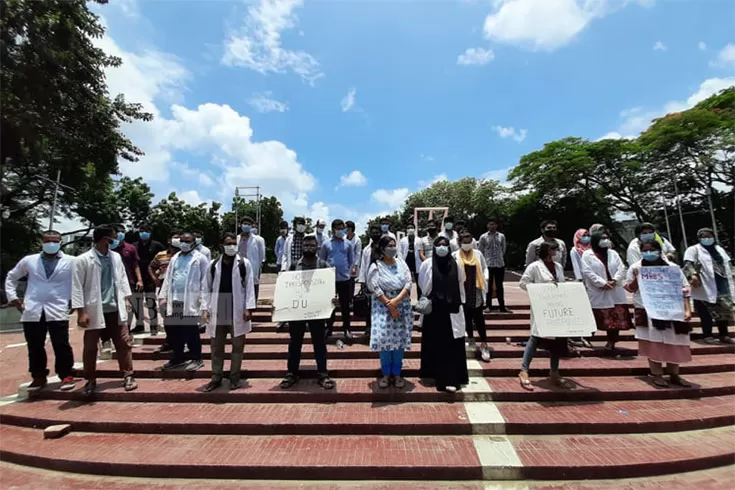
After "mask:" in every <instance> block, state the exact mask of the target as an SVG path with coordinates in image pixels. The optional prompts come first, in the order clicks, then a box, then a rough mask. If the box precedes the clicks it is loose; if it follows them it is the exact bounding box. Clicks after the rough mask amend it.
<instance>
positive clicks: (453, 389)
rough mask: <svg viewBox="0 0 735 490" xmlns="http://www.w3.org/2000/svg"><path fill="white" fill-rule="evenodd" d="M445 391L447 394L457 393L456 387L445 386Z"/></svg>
mask: <svg viewBox="0 0 735 490" xmlns="http://www.w3.org/2000/svg"><path fill="white" fill-rule="evenodd" d="M445 390H446V391H448V392H449V393H456V392H457V387H456V386H447V387H446V388H445Z"/></svg>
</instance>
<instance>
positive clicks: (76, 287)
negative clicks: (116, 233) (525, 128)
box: [71, 248, 133, 330]
mask: <svg viewBox="0 0 735 490" xmlns="http://www.w3.org/2000/svg"><path fill="white" fill-rule="evenodd" d="M108 253H109V254H110V259H111V260H112V273H113V278H112V282H113V287H114V288H115V292H116V296H117V313H118V317H119V318H120V322H122V323H124V322H126V321H128V310H127V307H126V303H125V300H126V299H127V298H130V297H131V296H132V295H133V293H132V292H131V291H130V283H129V282H128V275H127V273H126V272H125V265H124V264H123V261H122V257H120V254H119V253H117V252H114V251H112V250H110V251H109V252H108ZM73 271H74V272H73V274H72V282H71V307H72V308H74V309H77V308H84V310H85V311H86V312H87V315H88V316H89V326H88V327H87V328H86V329H87V330H102V329H104V328H105V326H106V325H105V317H104V314H103V311H102V285H101V275H102V263H101V262H100V259H99V257H97V250H96V249H95V248H92V249H91V250H89V251H88V252H85V253H83V254H82V255H80V256H79V257H77V258H76V260H75V261H74V266H73Z"/></svg>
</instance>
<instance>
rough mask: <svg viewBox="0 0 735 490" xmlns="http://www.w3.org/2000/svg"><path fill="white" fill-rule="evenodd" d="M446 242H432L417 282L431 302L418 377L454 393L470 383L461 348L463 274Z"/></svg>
mask: <svg viewBox="0 0 735 490" xmlns="http://www.w3.org/2000/svg"><path fill="white" fill-rule="evenodd" d="M449 251H450V244H449V239H448V238H447V237H445V236H443V235H440V236H438V237H437V238H436V239H435V240H434V252H433V254H432V257H431V258H429V259H427V260H426V261H424V263H423V264H421V271H420V272H419V283H420V284H421V290H422V291H423V293H424V295H425V296H426V297H427V298H429V299H430V300H431V313H429V314H427V315H425V316H424V326H423V333H422V337H423V336H425V335H427V333H428V338H427V339H426V340H425V341H424V340H423V339H422V342H421V377H422V378H433V379H434V380H435V381H436V388H437V389H438V390H439V391H449V392H450V393H454V392H455V391H457V390H459V389H460V388H461V387H462V385H466V384H468V383H469V376H468V373H467V353H466V351H465V346H464V334H465V323H464V312H463V311H462V304H463V303H464V302H465V290H464V281H465V274H464V269H463V267H462V265H461V264H459V263H458V262H457V260H456V259H454V258H453V257H452V256H451V255H450V253H449Z"/></svg>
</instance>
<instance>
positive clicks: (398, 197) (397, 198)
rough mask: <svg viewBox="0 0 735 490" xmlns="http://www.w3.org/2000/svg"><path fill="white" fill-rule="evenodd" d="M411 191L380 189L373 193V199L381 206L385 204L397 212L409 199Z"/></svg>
mask: <svg viewBox="0 0 735 490" xmlns="http://www.w3.org/2000/svg"><path fill="white" fill-rule="evenodd" d="M409 194H410V191H409V190H408V189H407V188H406V187H403V188H400V189H390V190H389V189H378V190H376V191H375V192H373V196H372V197H373V199H374V200H375V201H377V202H379V203H380V204H385V205H387V206H389V207H390V208H391V209H393V210H396V209H398V208H400V207H401V206H402V205H403V203H404V202H405V201H406V198H408V195H409Z"/></svg>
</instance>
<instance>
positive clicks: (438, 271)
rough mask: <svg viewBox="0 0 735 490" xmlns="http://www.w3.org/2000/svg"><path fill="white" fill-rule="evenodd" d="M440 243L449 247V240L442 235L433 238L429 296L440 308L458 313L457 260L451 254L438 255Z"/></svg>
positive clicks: (459, 299) (459, 303) (459, 301)
mask: <svg viewBox="0 0 735 490" xmlns="http://www.w3.org/2000/svg"><path fill="white" fill-rule="evenodd" d="M442 245H444V246H446V247H447V248H449V240H447V238H446V237H444V236H439V237H437V238H436V239H435V240H434V253H433V255H432V262H433V263H432V281H431V297H432V300H433V301H434V303H435V304H436V303H439V305H437V306H440V308H441V307H443V308H446V309H448V310H449V312H450V313H459V310H460V307H461V306H462V299H461V297H460V291H459V272H458V269H457V261H456V260H454V258H453V257H452V254H447V255H446V256H445V257H439V255H438V254H437V253H436V248H437V247H439V246H442Z"/></svg>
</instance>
